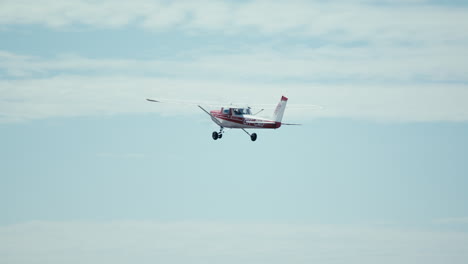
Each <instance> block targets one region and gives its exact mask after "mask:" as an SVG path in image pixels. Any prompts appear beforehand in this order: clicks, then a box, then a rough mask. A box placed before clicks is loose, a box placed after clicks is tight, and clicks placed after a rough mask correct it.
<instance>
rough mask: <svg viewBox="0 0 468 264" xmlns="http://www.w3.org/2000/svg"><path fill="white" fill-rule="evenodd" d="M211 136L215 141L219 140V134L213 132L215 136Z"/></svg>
mask: <svg viewBox="0 0 468 264" xmlns="http://www.w3.org/2000/svg"><path fill="white" fill-rule="evenodd" d="M211 136H212V137H213V139H214V140H217V139H218V132H216V131H215V132H213V134H211Z"/></svg>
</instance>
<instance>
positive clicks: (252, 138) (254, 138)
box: [250, 133, 257, 141]
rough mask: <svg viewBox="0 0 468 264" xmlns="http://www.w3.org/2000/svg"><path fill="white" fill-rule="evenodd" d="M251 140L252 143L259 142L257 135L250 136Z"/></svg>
mask: <svg viewBox="0 0 468 264" xmlns="http://www.w3.org/2000/svg"><path fill="white" fill-rule="evenodd" d="M250 139H251V140H252V141H255V140H257V134H255V133H253V134H252V135H250Z"/></svg>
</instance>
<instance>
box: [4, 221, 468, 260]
mask: <svg viewBox="0 0 468 264" xmlns="http://www.w3.org/2000/svg"><path fill="white" fill-rule="evenodd" d="M466 245H468V236H467V234H466V233H455V232H431V231H414V230H395V229H384V228H360V227H352V226H351V227H343V226H332V225H328V226H323V225H300V224H270V223H260V222H259V223H226V222H153V221H113V222H30V223H25V224H16V225H11V226H3V227H0V257H1V259H3V260H6V261H7V262H8V263H12V264H14V263H24V262H27V263H30V262H37V263H40V262H47V263H63V262H67V263H82V262H84V261H85V262H87V263H102V262H111V263H128V261H137V262H139V263H150V262H170V263H186V262H187V261H189V262H191V263H219V262H223V263H239V262H240V261H242V262H243V263H258V262H268V263H284V262H289V263H310V262H320V263H375V262H379V263H395V262H398V263H444V262H450V263H465V262H466V260H467V258H468V253H467V252H468V251H467V250H466V249H467V246H466Z"/></svg>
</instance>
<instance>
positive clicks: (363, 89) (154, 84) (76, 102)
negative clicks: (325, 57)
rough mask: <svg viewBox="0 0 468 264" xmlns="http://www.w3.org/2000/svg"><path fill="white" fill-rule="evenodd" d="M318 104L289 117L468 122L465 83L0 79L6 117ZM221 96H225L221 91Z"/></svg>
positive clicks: (290, 112) (188, 111) (189, 111)
mask: <svg viewBox="0 0 468 264" xmlns="http://www.w3.org/2000/svg"><path fill="white" fill-rule="evenodd" d="M281 94H285V95H287V96H289V97H290V103H291V104H294V103H296V104H307V103H313V104H319V105H322V106H324V107H325V108H324V109H323V110H319V111H312V112H304V110H301V111H297V110H296V111H294V110H292V109H290V110H287V113H286V117H287V118H288V119H298V118H304V117H307V116H308V117H349V118H360V119H371V120H381V121H444V120H445V121H466V120H468V105H467V104H466V102H467V101H468V89H466V86H464V85H455V84H452V85H438V84H431V85H385V86H384V85H379V86H378V87H377V86H374V85H369V84H366V85H359V86H355V85H349V84H335V85H331V84H328V85H323V84H293V83H291V84H287V85H285V84H259V83H249V82H247V83H245V82H231V81H206V80H192V79H186V80H172V79H165V78H149V77H134V76H133V77H132V76H120V77H116V76H99V77H83V76H56V77H52V78H46V79H28V80H2V81H0V102H1V103H0V112H1V113H2V115H3V116H2V117H1V119H2V121H4V122H5V121H21V120H28V119H37V118H48V117H57V116H66V117H70V116H83V115H108V114H119V113H150V112H159V113H163V114H199V111H198V109H196V108H194V107H181V106H178V105H177V106H174V105H172V106H163V105H159V104H150V103H147V102H146V101H145V98H148V97H150V98H151V97H154V98H167V99H178V100H181V99H182V100H190V101H195V102H196V101H199V102H201V103H202V104H203V102H220V103H229V102H245V103H249V104H255V103H257V104H263V103H276V102H277V101H278V100H279V97H280V96H281ZM221 95H222V96H223V97H220V96H221Z"/></svg>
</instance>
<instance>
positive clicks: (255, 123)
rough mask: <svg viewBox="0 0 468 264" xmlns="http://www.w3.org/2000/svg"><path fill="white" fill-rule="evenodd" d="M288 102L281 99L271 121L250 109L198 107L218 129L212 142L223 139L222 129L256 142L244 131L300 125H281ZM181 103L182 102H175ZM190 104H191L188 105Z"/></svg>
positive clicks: (253, 136)
mask: <svg viewBox="0 0 468 264" xmlns="http://www.w3.org/2000/svg"><path fill="white" fill-rule="evenodd" d="M146 100H147V101H150V102H155V103H165V102H166V103H169V101H160V100H154V99H146ZM287 102H288V98H287V97H285V96H282V97H281V100H280V102H279V103H278V105H277V106H276V108H275V111H274V112H273V117H272V118H271V119H267V118H264V117H258V116H257V114H259V113H260V112H262V111H263V109H262V110H260V111H259V112H257V113H256V114H252V111H251V110H252V109H251V107H232V106H228V107H221V109H219V110H211V111H208V110H206V109H205V108H203V107H201V106H200V105H198V107H200V109H202V110H203V111H204V112H205V113H207V114H208V115H209V116H210V117H211V120H213V122H215V123H216V124H217V125H218V126H219V127H220V130H219V132H217V131H214V132H213V133H212V137H213V139H214V140H217V139H221V138H222V137H223V133H224V128H237V129H242V130H243V131H244V132H245V133H247V135H249V136H250V139H251V140H252V141H255V140H257V134H256V133H252V134H251V133H249V132H247V131H246V129H277V128H280V127H281V126H282V125H300V124H290V123H283V122H281V121H282V120H283V115H284V111H285V109H286V104H287ZM177 103H182V102H177ZM189 104H191V103H189Z"/></svg>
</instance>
